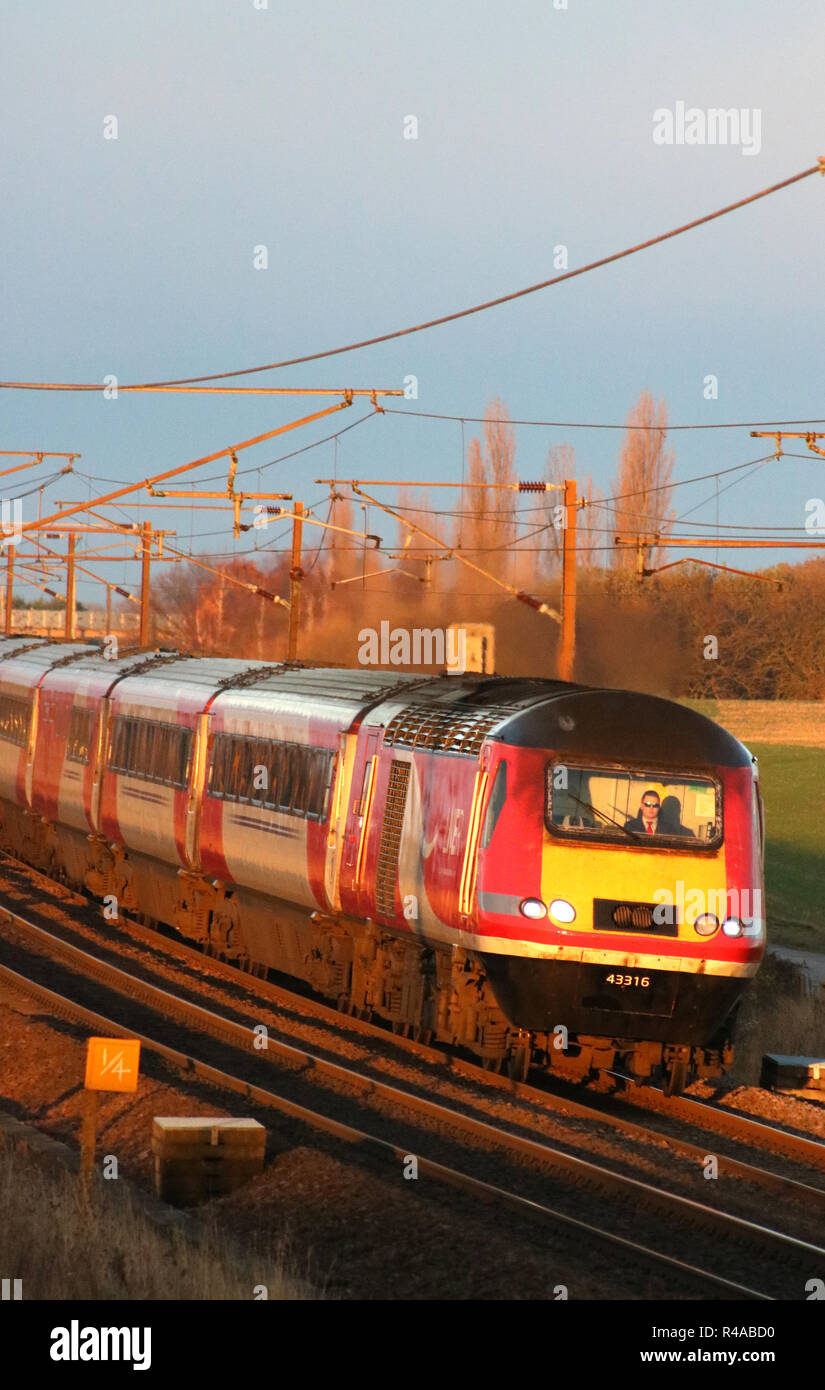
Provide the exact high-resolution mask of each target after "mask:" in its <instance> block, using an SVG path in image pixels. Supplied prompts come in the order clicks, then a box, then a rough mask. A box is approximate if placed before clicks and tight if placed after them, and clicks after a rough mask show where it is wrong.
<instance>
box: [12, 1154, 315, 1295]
mask: <svg viewBox="0 0 825 1390" xmlns="http://www.w3.org/2000/svg"><path fill="white" fill-rule="evenodd" d="M294 1269H295V1261H294V1260H292V1259H291V1257H290V1254H289V1251H288V1250H287V1249H286V1248H285V1246H284V1245H283V1243H282V1244H281V1245H280V1246H276V1247H274V1248H273V1247H270V1248H269V1249H261V1250H259V1251H258V1252H255V1251H254V1250H250V1249H244V1250H243V1251H240V1250H239V1249H236V1248H234V1247H233V1246H232V1245H231V1244H230V1242H229V1241H228V1240H227V1239H226V1237H224V1236H222V1235H221V1234H220V1233H219V1232H218V1231H217V1229H216V1228H215V1227H214V1226H212V1227H209V1226H204V1227H203V1228H202V1229H201V1230H200V1232H199V1233H198V1234H197V1235H192V1234H184V1233H183V1232H182V1231H181V1230H180V1229H178V1228H177V1227H173V1228H171V1229H168V1230H167V1229H164V1228H162V1227H160V1226H158V1225H156V1224H155V1223H154V1222H153V1221H151V1220H150V1219H149V1218H148V1217H147V1216H146V1215H145V1214H143V1213H142V1212H141V1211H140V1209H139V1207H138V1205H137V1204H136V1203H135V1201H134V1199H133V1197H132V1195H131V1194H130V1192H129V1189H128V1188H127V1187H126V1184H125V1183H122V1182H109V1183H106V1182H103V1181H102V1180H100V1181H98V1183H97V1184H96V1186H95V1189H94V1192H93V1195H92V1200H91V1202H90V1203H86V1202H84V1200H83V1197H82V1195H81V1192H80V1190H79V1186H78V1181H77V1178H76V1176H75V1175H74V1174H73V1173H70V1172H67V1171H66V1170H65V1169H63V1168H56V1167H54V1166H52V1165H48V1166H43V1165H41V1164H40V1163H39V1162H37V1161H36V1160H35V1159H34V1158H33V1157H32V1156H31V1155H30V1154H24V1153H20V1152H16V1151H15V1150H14V1149H13V1148H10V1149H8V1150H6V1151H5V1152H3V1153H2V1154H0V1271H2V1274H3V1275H4V1277H7V1278H15V1279H22V1281H23V1297H24V1298H25V1299H140V1300H145V1299H163V1300H168V1299H174V1300H176V1299H197V1300H204V1299H252V1298H253V1297H254V1296H255V1295H254V1294H253V1290H254V1289H255V1288H256V1286H259V1285H266V1287H267V1290H268V1296H269V1298H270V1299H289V1300H295V1299H308V1298H314V1297H317V1294H315V1293H314V1291H313V1290H312V1289H311V1288H310V1287H309V1285H308V1283H307V1282H306V1281H305V1280H303V1279H301V1278H300V1277H298V1276H297V1275H296V1274H295V1273H294V1272H293V1271H294Z"/></svg>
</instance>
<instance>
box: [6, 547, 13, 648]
mask: <svg viewBox="0 0 825 1390" xmlns="http://www.w3.org/2000/svg"><path fill="white" fill-rule="evenodd" d="M13 596H14V546H13V545H10V546H9V548H8V550H7V552H6V636H7V637H10V636H11V632H12V614H13V612H14V609H13V607H12V598H13Z"/></svg>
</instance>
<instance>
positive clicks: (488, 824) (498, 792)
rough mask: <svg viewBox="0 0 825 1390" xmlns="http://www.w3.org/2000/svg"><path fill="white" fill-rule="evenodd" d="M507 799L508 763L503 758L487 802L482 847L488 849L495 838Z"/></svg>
mask: <svg viewBox="0 0 825 1390" xmlns="http://www.w3.org/2000/svg"><path fill="white" fill-rule="evenodd" d="M506 799H507V763H506V762H505V760H504V759H503V758H502V760H501V762H500V763H499V765H498V770H497V772H496V776H495V781H494V782H493V790H492V791H491V792H490V800H489V801H488V802H487V814H486V815H485V817H484V828H483V830H482V832H481V848H482V849H486V848H487V846H488V845H489V843H490V841H491V840H492V838H493V832H494V831H495V828H496V826H497V825H498V818H499V816H500V815H501V810H502V807H503V805H504V803H505V801H506Z"/></svg>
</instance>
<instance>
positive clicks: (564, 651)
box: [559, 478, 578, 681]
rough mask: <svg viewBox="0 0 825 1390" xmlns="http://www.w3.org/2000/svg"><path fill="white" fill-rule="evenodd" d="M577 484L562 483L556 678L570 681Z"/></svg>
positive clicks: (573, 655)
mask: <svg viewBox="0 0 825 1390" xmlns="http://www.w3.org/2000/svg"><path fill="white" fill-rule="evenodd" d="M577 512H578V507H577V504H576V480H575V478H567V479H565V483H564V533H563V548H562V566H561V644H560V648H559V677H560V679H561V680H563V681H571V680H572V679H573V665H574V662H575V659H576V516H577Z"/></svg>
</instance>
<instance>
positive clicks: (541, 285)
mask: <svg viewBox="0 0 825 1390" xmlns="http://www.w3.org/2000/svg"><path fill="white" fill-rule="evenodd" d="M817 173H819V174H823V173H825V157H822V158H820V159H818V160H817V163H816V164H813V165H811V166H810V167H809V168H807V169H802V170H800V172H799V173H798V174H792V175H791V176H790V177H789V178H786V179H781V180H780V181H779V182H778V183H774V184H771V185H770V186H769V187H767V188H762V189H760V190H759V191H758V192H756V193H751V194H749V195H748V196H747V197H745V198H738V199H737V200H736V202H734V203H728V204H726V205H725V207H721V208H717V209H716V210H715V211H714V212H707V213H704V214H703V215H702V216H701V217H695V218H693V219H692V220H691V221H690V222H684V223H682V225H681V226H679V227H673V228H671V229H670V231H667V232H660V233H659V234H658V235H657V236H653V237H648V238H647V240H646V241H640V242H637V243H636V244H635V245H634V246H628V247H625V249H624V250H622V251H614V252H612V253H611V254H610V255H608V256H601V257H600V258H599V259H598V260H595V261H589V262H588V263H587V265H583V266H578V267H577V268H576V269H575V270H566V271H564V272H563V273H562V274H561V275H553V276H550V277H549V279H546V280H539V281H538V282H537V283H536V284H534V285H527V286H526V287H525V288H523V289H520V290H512V291H511V292H510V293H509V294H502V295H497V296H496V298H494V299H487V300H484V301H483V302H482V303H481V304H473V305H472V306H471V307H470V308H468V309H457V310H455V311H454V312H453V313H450V314H441V315H439V316H438V317H437V318H431V319H426V320H424V321H423V322H422V323H416V324H411V325H409V326H408V327H406V328H397V329H394V330H393V331H392V332H390V333H378V334H375V335H374V336H373V337H370V338H362V339H361V340H360V341H359V342H354V343H345V344H344V345H343V346H341V347H334V348H325V349H323V350H322V351H320V352H308V353H303V354H302V355H300V356H295V357H288V358H283V359H282V360H281V361H279V362H267V363H264V364H263V365H262V366H257V367H243V368H239V369H237V370H235V371H226V372H210V373H207V374H204V375H201V376H189V377H177V378H175V379H171V380H167V381H151V382H138V383H134V384H132V385H128V386H120V385H119V386H118V390H119V391H123V390H128V391H141V390H143V391H148V390H153V389H157V388H158V387H173V386H196V385H199V384H200V383H201V382H205V381H226V380H228V379H229V378H230V377H238V376H253V375H255V374H256V373H258V372H274V371H278V370H280V369H281V368H282V367H295V366H299V365H300V364H302V363H304V362H319V361H322V360H323V359H325V358H328V357H337V356H339V355H340V354H342V353H345V352H357V351H359V350H360V349H362V348H367V347H373V346H375V345H376V344H377V343H387V342H390V341H392V340H393V339H396V338H406V337H409V336H410V334H413V333H423V332H424V331H425V330H427V329H430V328H437V327H440V326H441V325H442V324H446V323H454V322H456V321H457V320H458V319H463V318H469V317H470V315H472V314H481V313H484V312H485V311H486V310H488V309H494V308H497V307H498V306H499V305H501V304H508V303H511V302H512V301H513V300H515V299H523V298H525V297H526V296H527V295H531V294H537V293H538V292H539V291H540V290H545V289H549V288H550V287H551V286H552V285H560V284H562V283H563V282H564V281H565V280H573V279H575V278H576V277H577V276H579V275H587V274H588V273H589V272H591V271H593V270H598V269H599V268H600V267H602V266H605V265H610V264H612V263H613V262H615V261H621V260H624V259H626V258H627V257H628V256H635V255H637V254H638V253H639V252H640V251H646V250H648V249H649V248H650V247H652V246H658V245H660V244H661V243H662V242H664V241H670V240H672V238H674V237H677V236H682V235H683V234H684V233H685V232H689V231H693V230H694V228H696V227H701V226H704V225H705V224H706V223H708V222H714V221H715V220H716V219H717V218H719V217H726V216H727V215H728V214H729V213H731V212H736V211H737V210H738V209H739V208H743V207H747V206H748V204H750V203H756V202H758V201H759V200H760V199H762V198H768V197H770V196H771V195H772V194H774V193H778V192H779V191H780V190H781V189H784V188H789V187H790V186H791V185H792V184H796V183H800V182H801V181H802V180H803V179H808V178H810V177H811V175H812V174H817ZM0 387H2V388H4V389H6V390H24V391H100V390H102V387H101V385H100V384H99V383H98V382H93V383H88V382H32V381H0Z"/></svg>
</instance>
